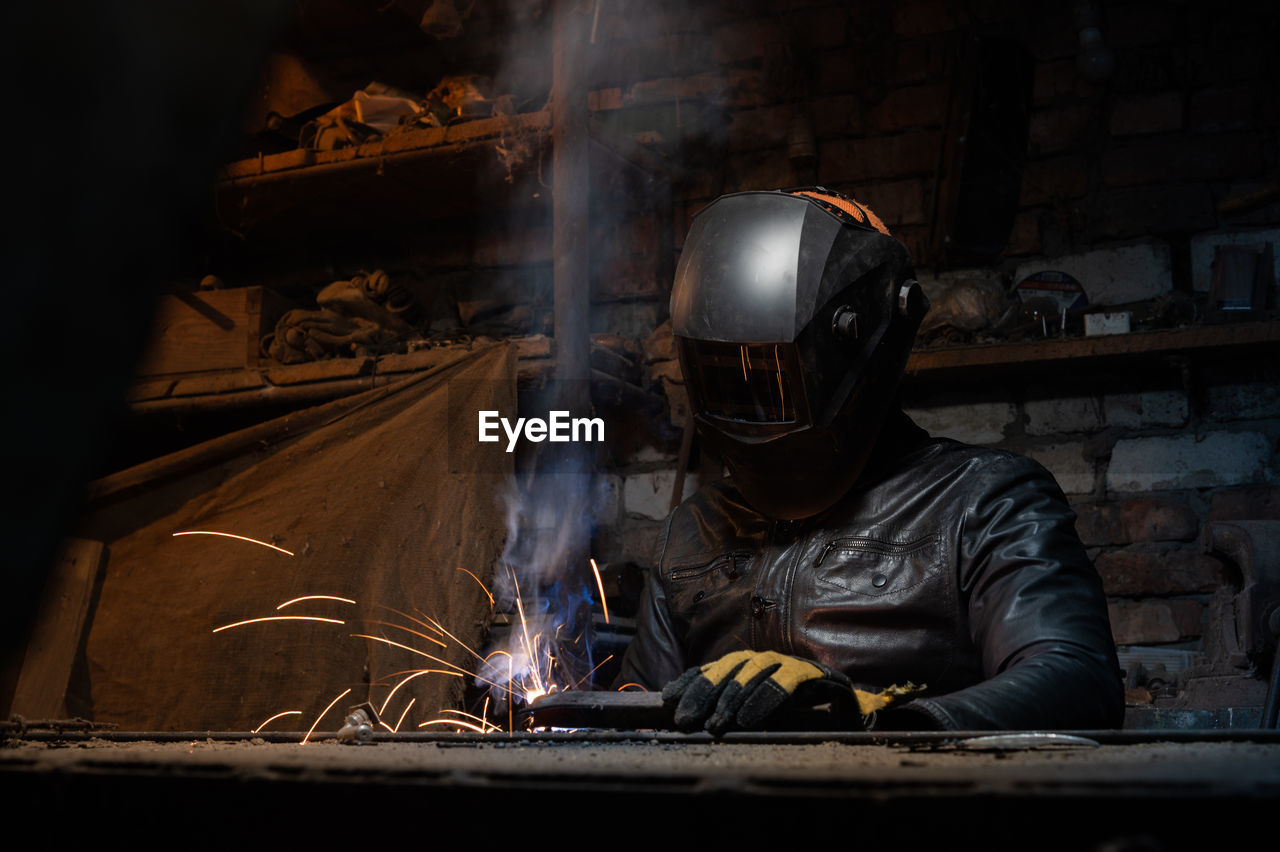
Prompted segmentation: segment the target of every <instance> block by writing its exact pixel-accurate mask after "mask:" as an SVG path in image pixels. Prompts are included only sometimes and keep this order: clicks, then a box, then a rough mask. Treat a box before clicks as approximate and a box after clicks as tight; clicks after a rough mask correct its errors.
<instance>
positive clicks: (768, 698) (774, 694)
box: [662, 651, 872, 736]
mask: <svg viewBox="0 0 1280 852" xmlns="http://www.w3.org/2000/svg"><path fill="white" fill-rule="evenodd" d="M866 694H867V695H872V693H866ZM858 698H860V696H857V695H856V694H855V690H854V687H853V684H852V683H851V682H850V681H849V678H847V677H845V676H844V675H843V674H841V673H840V672H838V671H835V670H834V669H831V668H828V667H827V666H824V665H822V664H821V663H816V662H813V661H811V660H802V659H800V658H799V657H792V656H788V655H787V654H779V653H777V652H776V651H734V652H733V653H731V654H726V655H725V656H723V657H721V658H720V659H718V660H716V661H715V662H711V663H707V664H705V665H702V666H696V667H694V668H691V669H689V670H688V671H686V672H685V673H684V674H682V675H680V676H679V677H678V678H676V679H675V680H673V681H671V683H669V684H667V685H666V687H665V688H664V689H663V690H662V702H663V704H665V705H667V706H668V707H671V706H674V707H675V723H676V727H678V728H679V729H680V730H682V731H696V730H697V729H699V728H703V727H705V728H706V729H707V730H708V731H710V732H711V733H713V734H715V735H717V736H719V735H720V734H722V733H724V732H725V731H727V730H729V729H731V728H737V729H742V730H752V729H758V728H761V727H763V726H764V724H765V722H766V721H767V720H768V719H769V717H770V716H772V715H773V714H774V713H775V712H776V711H777V710H778V709H779V708H781V707H783V706H784V705H791V706H810V707H811V706H814V705H817V704H823V703H825V702H828V701H848V702H850V703H852V702H853V701H855V700H857V699H858ZM859 710H860V712H862V713H863V714H865V713H869V712H871V711H870V710H862V708H861V706H860V707H859ZM853 715H854V714H852V713H851V714H850V716H851V717H852V716H853ZM854 724H855V725H857V726H858V727H861V724H860V722H855V723H854Z"/></svg>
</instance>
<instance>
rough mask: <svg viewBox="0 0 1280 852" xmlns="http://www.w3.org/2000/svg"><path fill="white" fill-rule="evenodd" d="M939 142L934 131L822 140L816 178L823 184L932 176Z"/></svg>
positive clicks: (940, 138)
mask: <svg viewBox="0 0 1280 852" xmlns="http://www.w3.org/2000/svg"><path fill="white" fill-rule="evenodd" d="M941 144H942V134H941V133H939V132H937V131H926V132H918V133H908V134H903V135H897V136H873V137H869V138H863V139H848V140H839V141H833V142H824V143H822V144H821V145H819V149H818V154H819V166H818V178H819V180H821V181H822V182H823V183H824V184H825V183H854V182H858V181H865V180H873V179H884V178H893V177H908V176H912V175H931V174H933V172H934V170H936V169H937V166H938V148H939V146H940V145H941Z"/></svg>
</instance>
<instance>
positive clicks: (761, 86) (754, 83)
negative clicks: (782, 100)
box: [724, 68, 773, 107]
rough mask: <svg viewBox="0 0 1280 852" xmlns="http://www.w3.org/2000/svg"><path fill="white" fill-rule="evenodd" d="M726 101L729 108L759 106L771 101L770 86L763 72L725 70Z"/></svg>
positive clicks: (747, 69) (749, 69) (750, 69)
mask: <svg viewBox="0 0 1280 852" xmlns="http://www.w3.org/2000/svg"><path fill="white" fill-rule="evenodd" d="M724 79H725V82H726V84H727V88H726V101H727V103H728V104H729V105H730V106H736V107H748V106H761V105H762V104H767V103H769V102H770V101H771V100H772V99H773V91H772V85H771V83H770V80H769V77H768V75H767V74H765V73H764V72H763V71H759V70H756V69H752V68H727V69H725V72H724Z"/></svg>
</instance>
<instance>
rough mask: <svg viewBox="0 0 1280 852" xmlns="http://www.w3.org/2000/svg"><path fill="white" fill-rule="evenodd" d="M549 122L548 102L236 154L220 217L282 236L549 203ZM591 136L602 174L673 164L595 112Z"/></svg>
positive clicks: (221, 186) (242, 231) (220, 184)
mask: <svg viewBox="0 0 1280 852" xmlns="http://www.w3.org/2000/svg"><path fill="white" fill-rule="evenodd" d="M551 129H552V121H551V112H550V110H541V111H538V112H530V113H513V114H500V115H494V116H492V117H489V118H477V119H472V120H470V121H462V122H458V123H454V124H448V125H446V126H444V127H418V128H409V127H404V128H399V129H397V130H395V131H393V132H389V133H387V134H385V135H382V136H379V137H377V138H375V139H372V140H370V141H367V142H364V143H362V144H358V145H352V146H349V147H342V148H336V149H334V150H316V149H312V148H299V149H297V150H292V151H285V152H283V153H278V154H271V155H260V156H258V157H254V158H250V159H247V160H239V161H237V162H234V163H229V164H227V165H226V166H224V167H223V168H222V169H221V171H220V172H219V174H218V175H217V179H216V182H215V189H216V212H217V218H218V221H219V222H220V223H221V224H222V225H223V226H224V227H226V228H227V229H229V230H231V231H233V232H234V233H236V234H239V235H241V236H245V235H247V234H254V235H257V236H264V237H269V238H278V237H281V236H286V235H288V234H289V233H291V232H294V231H304V230H311V229H313V228H314V227H316V226H318V225H321V224H332V223H337V225H338V226H339V227H341V228H344V229H349V228H351V227H367V226H370V225H376V224H378V223H382V224H384V225H385V224H387V223H400V224H405V223H409V224H412V223H413V222H417V221H423V220H430V219H439V218H444V217H449V216H457V215H473V214H476V213H481V212H486V211H488V212H490V213H491V212H492V210H493V208H494V205H495V204H500V205H509V204H517V203H521V204H542V203H551V202H552V199H551V198H550V194H551V193H550V186H551V161H552V157H551V155H550V143H549V140H550V135H551ZM589 135H590V140H591V145H590V157H591V162H592V167H593V170H594V171H595V172H596V173H597V174H605V173H609V172H615V173H616V172H618V171H619V168H620V167H622V171H625V172H627V173H628V174H632V175H634V174H637V173H639V174H642V175H643V176H644V178H645V179H647V180H653V179H655V178H659V177H661V175H663V174H664V173H665V172H666V171H667V165H666V163H665V162H664V160H663V159H662V157H661V155H659V154H656V153H654V152H651V151H649V150H648V149H646V148H644V147H643V146H641V145H638V144H636V143H635V142H634V140H628V139H626V138H623V137H622V136H619V135H618V134H616V133H615V132H613V131H612V130H611V129H610V128H609V127H607V126H606V125H604V124H602V123H600V122H598V121H595V120H592V121H591V122H590V126H589ZM606 182H607V183H608V185H609V187H610V188H611V189H613V188H616V187H615V185H614V182H613V181H612V180H607V181H606Z"/></svg>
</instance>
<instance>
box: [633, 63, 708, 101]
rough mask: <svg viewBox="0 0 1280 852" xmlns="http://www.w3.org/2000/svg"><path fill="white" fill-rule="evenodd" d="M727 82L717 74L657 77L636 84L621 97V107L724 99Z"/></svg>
mask: <svg viewBox="0 0 1280 852" xmlns="http://www.w3.org/2000/svg"><path fill="white" fill-rule="evenodd" d="M729 85H730V84H729V81H728V80H727V79H726V78H725V76H724V75H722V74H719V73H717V72H714V71H712V72H708V73H706V74H695V75H693V76H692V77H658V78H656V79H653V80H645V81H643V82H640V83H636V84H635V85H634V86H631V87H630V88H629V89H627V91H626V93H625V94H624V95H623V96H622V103H623V105H632V104H646V103H663V102H667V101H677V100H686V101H688V100H694V99H695V98H707V99H709V100H722V99H724V97H725V95H726V93H727V91H728V89H729Z"/></svg>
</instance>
